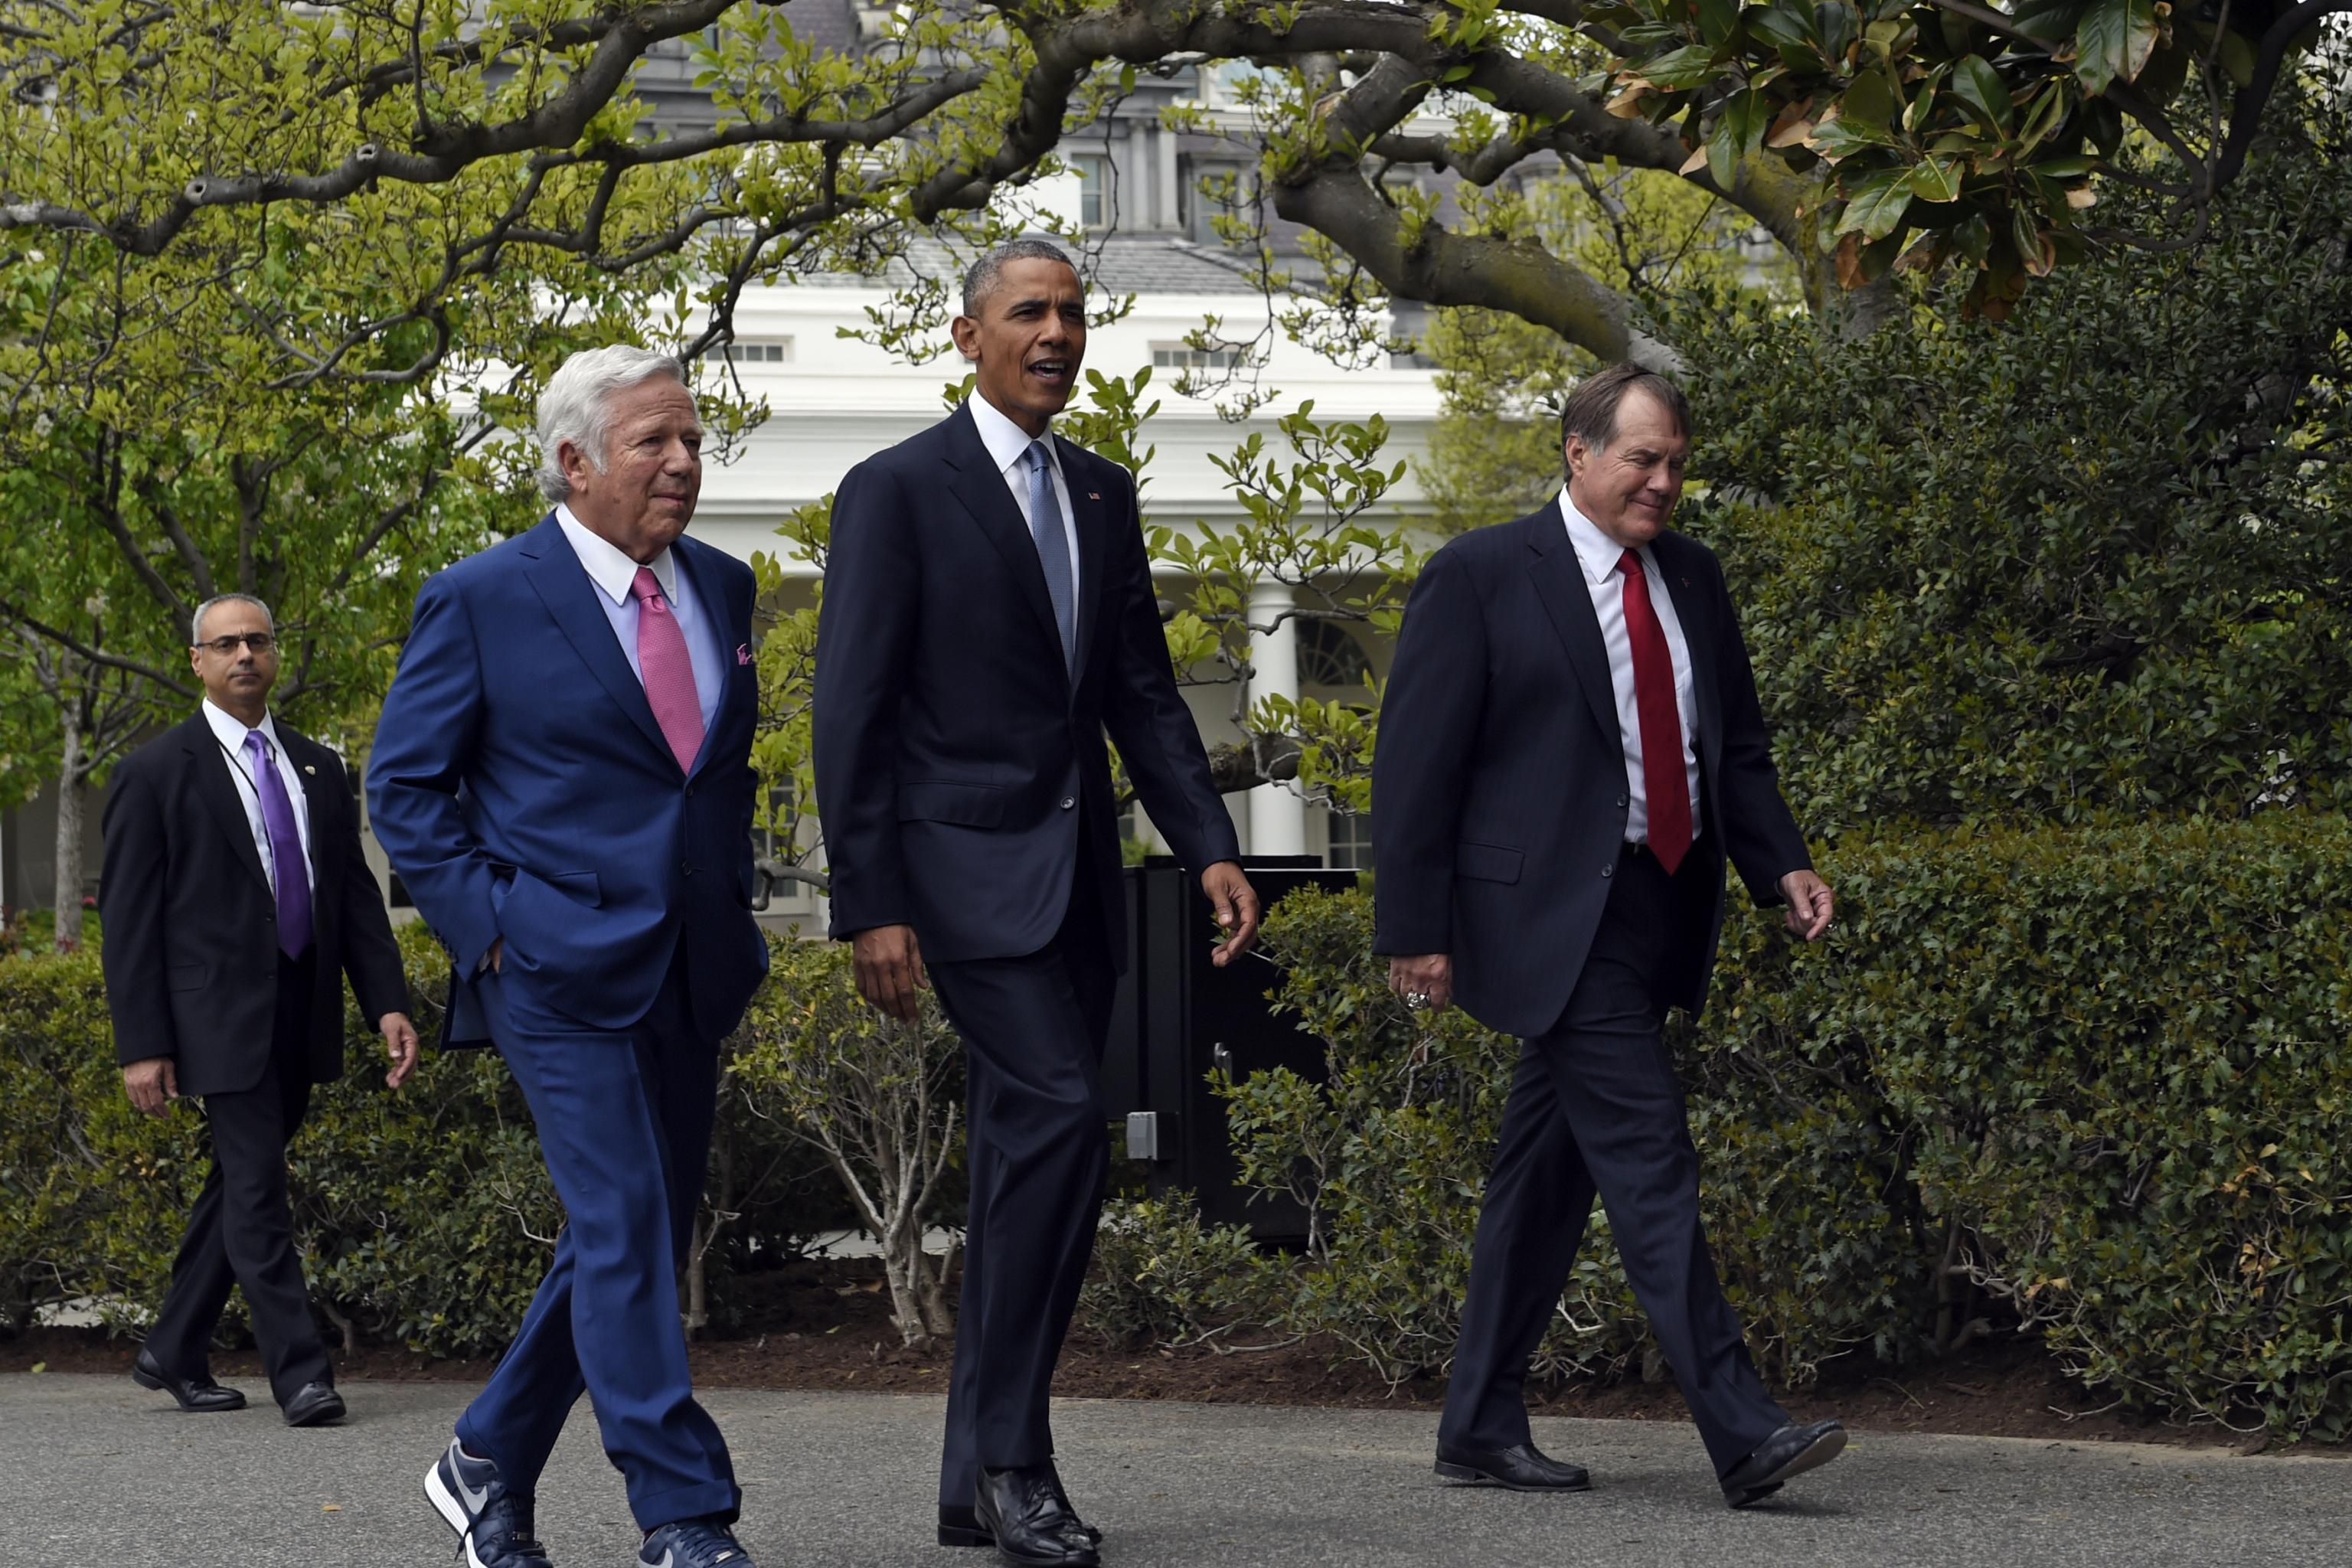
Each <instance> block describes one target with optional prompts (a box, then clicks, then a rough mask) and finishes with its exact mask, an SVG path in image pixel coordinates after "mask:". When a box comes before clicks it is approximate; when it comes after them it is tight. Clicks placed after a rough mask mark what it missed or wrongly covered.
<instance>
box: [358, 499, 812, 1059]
mask: <svg viewBox="0 0 2352 1568" xmlns="http://www.w3.org/2000/svg"><path fill="white" fill-rule="evenodd" d="M671 550H672V552H674V553H675V555H676V556H677V564H678V569H679V570H680V571H682V572H684V573H686V574H687V575H688V578H689V580H690V581H691V582H692V584H693V588H694V594H695V597H696V600H697V602H698V604H699V605H701V606H702V607H703V609H704V611H705V613H706V614H707V616H708V617H709V624H710V625H711V626H712V627H713V628H714V629H715V630H716V632H717V634H718V636H719V639H720V642H719V647H720V655H721V658H720V668H721V669H722V670H723V671H724V675H723V679H725V681H726V683H727V689H726V690H725V692H724V693H723V694H722V695H721V696H720V699H719V710H718V715H717V717H716V718H715V719H714V721H712V723H711V724H710V727H709V731H708V732H707V733H706V734H705V735H704V737H703V743H702V752H701V754H700V755H699V756H698V757H697V758H696V759H695V763H694V766H693V767H692V769H691V770H688V771H681V770H680V768H679V767H678V764H677V757H676V756H675V755H674V754H673V753H672V752H671V751H670V748H669V742H667V741H666V740H664V739H663V737H662V732H661V727H660V726H659V725H658V724H656V722H655V721H654V715H653V709H652V707H651V706H650V705H649V704H648V703H647V702H646V693H645V688H644V686H643V685H642V684H641V683H640V682H639V681H638V679H637V677H636V675H635V673H634V672H633V671H632V670H631V669H630V668H629V663H628V659H627V658H626V656H625V655H624V654H623V653H622V651H621V645H620V643H619V641H618V639H616V638H615V637H614V635H613V628H612V625H611V623H610V622H609V621H607V620H606V618H605V616H604V611H603V610H602V609H601V608H599V607H598V605H597V604H596V600H595V596H594V595H595V593H596V589H595V585H594V584H593V583H592V582H590V581H589V577H588V574H587V572H586V570H585V569H584V568H583V566H582V565H581V564H580V558H579V556H578V555H577V554H576V553H574V552H573V551H572V545H571V543H570V542H569V541H567V540H566V539H565V538H564V537H563V531H562V528H561V527H560V526H559V525H558V524H557V522H556V521H555V516H554V514H553V513H552V512H550V513H549V514H548V516H547V517H546V518H545V519H544V520H542V521H541V523H540V524H539V526H538V527H536V528H534V529H532V530H530V531H529V532H527V533H524V534H520V535H519V536H517V537H516V538H513V539H509V540H508V541H507V542H504V543H502V544H499V545H497V546H495V547H493V548H491V549H489V550H486V551H484V552H482V553H480V554H479V555H475V556H471V557H468V558H467V559H466V560H464V561H461V562H459V563H457V564H456V565H455V566H452V567H450V568H449V569H448V570H447V571H446V572H443V573H440V574H437V575H436V576H435V577H433V578H432V579H431V580H430V581H428V582H427V583H426V584H425V586H424V588H423V589H422V590H421V591H419V593H418V594H417V595H416V616H415V625H414V626H413V627H412V628H411V629H410V632H409V637H408V645H407V647H405V648H404V650H403V651H402V653H401V658H400V673H399V675H398V677H397V678H396V679H394V681H393V685H392V690H391V693H390V694H389V695H388V696H387V697H386V698H385V699H384V704H383V718H382V719H381V720H380V721H378V723H377V725H376V735H375V749H374V752H373V755H372V756H371V757H370V759H369V766H368V805H369V809H370V813H371V816H372V817H373V826H374V827H375V834H376V837H377V838H378V840H380V841H381V842H382V843H383V847H384V852H385V853H386V854H387V855H388V856H390V857H391V859H392V863H393V866H394V868H396V869H397V870H398V871H399V872H400V875H401V879H402V880H403V881H404V883H406V884H407V887H408V890H409V893H410V896H411V897H413V898H414V899H415V900H416V907H417V909H418V910H419V911H421V912H422V913H423V915H424V916H425V920H426V921H429V922H430V923H431V924H432V926H433V929H434V930H435V931H436V932H438V933H439V934H440V936H441V938H442V940H443V941H444V942H447V943H448V945H449V951H450V954H451V957H452V958H453V959H454V961H455V963H456V965H457V974H458V975H459V976H460V977H464V978H467V979H470V977H472V976H473V975H474V973H476V969H477V966H478V964H479V963H480V962H481V959H482V956H483V954H485V953H487V952H488V951H489V949H490V946H491V944H492V943H493V942H498V941H499V940H500V939H503V940H504V941H505V942H506V948H505V952H504V954H503V956H502V957H501V959H500V961H499V962H500V970H499V975H500V980H501V982H502V989H503V991H504V993H505V995H506V999H507V1005H508V1007H509V1011H510V1013H511V1014H512V1015H513V1016H514V1017H515V1019H516V1022H517V1024H518V1025H519V1026H524V1027H528V1028H530V1029H533V1030H535V1031H540V1032H562V1031H565V1030H578V1029H581V1028H582V1027H583V1026H585V1027H586V1028H589V1029H594V1030H605V1029H618V1028H625V1027H626V1026H629V1025H631V1024H634V1023H635V1022H636V1021H637V1020H638V1019H639V1018H641V1017H643V1016H645V1015H646V1010H647V1009H648V1008H650V1007H651V1006H652V1005H653V1001H654V997H655V995H656V993H657V992H658V991H659V989H660V987H661V984H662V981H663V978H664V976H665V975H666V974H667V973H668V969H669V965H670V961H671V956H672V953H673V952H674V950H675V949H676V948H677V944H678V943H680V942H684V943H685V944H686V951H687V963H688V987H689V991H690V993H691V995H692V998H693V1004H694V1012H695V1019H696V1023H697V1025H698V1027H699V1028H700V1029H701V1030H702V1031H703V1032H704V1033H705V1034H706V1035H707V1036H708V1037H711V1038H716V1037H719V1036H720V1035H723V1034H725V1033H727V1032H728V1031H729V1030H730V1029H732V1028H733V1027H734V1026H735V1024H736V1022H737V1020H738V1019H740V1017H741V1016H742V1012H743V1008H744V1005H745V1004H746V1003H748V1002H749V1001H750V1000H751V993H752V991H753V990H754V989H755V988H756V987H757V986H758V984H759V983H760V978H761V975H762V974H763V973H766V970H767V963H768V954H767V945H766V943H765V942H763V941H762V940H761V935H760V931H759V928H758V926H757V925H756V924H755V923H754V921H753V920H752V918H751V808H752V799H753V793H754V790H755V787H756V782H755V778H754V775H753V773H752V771H751V730H752V719H753V716H754V711H755V709H756V707H757V702H756V697H757V692H756V679H755V672H754V667H753V666H752V665H751V663H750V662H749V658H748V655H749V651H750V647H751V600H752V593H753V584H752V577H751V569H750V568H749V567H747V566H745V565H744V564H743V563H740V562H739V561H736V560H734V559H732V558H730V556H728V555H726V554H724V553H723V552H719V551H717V550H713V549H711V548H710V547H709V545H706V544H703V543H701V542H698V541H696V540H693V539H680V540H679V541H678V542H677V543H676V544H675V545H673V546H671ZM739 660H740V662H739ZM462 989H463V988H462V987H461V988H460V990H461V992H462ZM465 1001H466V998H465V997H464V996H463V995H462V994H456V995H453V997H452V1025H453V1029H452V1031H451V1033H452V1036H453V1037H455V1039H457V1040H463V1039H465V1038H466V1037H467V1036H468V1034H469V1031H468V1030H467V1028H466V1027H465V1023H466V1020H465V1019H464V1017H463V1016H462V1009H463V1006H464V1003H465Z"/></svg>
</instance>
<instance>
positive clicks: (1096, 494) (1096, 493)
mask: <svg viewBox="0 0 2352 1568" xmlns="http://www.w3.org/2000/svg"><path fill="white" fill-rule="evenodd" d="M1087 500H1102V491H1100V490H1088V491H1087Z"/></svg>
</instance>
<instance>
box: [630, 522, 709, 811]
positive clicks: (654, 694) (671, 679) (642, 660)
mask: <svg viewBox="0 0 2352 1568" xmlns="http://www.w3.org/2000/svg"><path fill="white" fill-rule="evenodd" d="M629 592H631V593H632V594H635V595H636V596H637V678H638V679H641V680H643V681H644V682H645V683H646V701H647V702H649V703H651V704H652V705H653V710H654V722H655V723H656V724H659V725H660V726H661V732H662V735H663V738H664V739H666V740H667V741H668V742H669V749H670V750H671V751H673V752H677V765H678V766H679V767H681V768H683V769H685V770H686V771H687V772H688V773H692V772H693V771H694V759H695V755H696V753H697V752H700V751H701V750H702V699H701V698H700V697H699V696H698V695H697V694H696V691H695V688H694V660H693V658H691V657H689V656H688V653H687V651H686V633H685V632H683V631H681V630H679V629H678V625H677V616H674V615H672V614H670V608H669V601H667V599H664V598H663V597H662V591H661V584H659V583H657V582H656V581H655V580H654V571H653V568H652V567H650V566H640V567H638V568H637V575H636V578H635V581H634V582H632V583H631V584H629Z"/></svg>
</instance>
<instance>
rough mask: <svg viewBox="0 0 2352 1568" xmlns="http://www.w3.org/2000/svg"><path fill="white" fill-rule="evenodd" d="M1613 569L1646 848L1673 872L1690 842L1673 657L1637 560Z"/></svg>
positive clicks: (1629, 558)
mask: <svg viewBox="0 0 2352 1568" xmlns="http://www.w3.org/2000/svg"><path fill="white" fill-rule="evenodd" d="M1617 569H1618V570H1619V571H1620V572H1622V573H1624V574H1625V640H1626V641H1627V642H1629V643H1631V644H1633V708H1634V711H1635V712H1637V713H1638V714H1640V716H1641V721H1642V790H1643V795H1644V796H1645V798H1646V799H1647V801H1648V804H1649V808H1650V852H1651V853H1652V854H1654V855H1655V856H1656V857H1657V858H1658V864H1659V865H1661V866H1664V868H1666V870H1667V871H1668V872H1669V873H1672V872H1673V871H1675V870H1676V869H1678V868H1680V867H1681V865H1682V863H1683V856H1684V855H1685V853H1686V852H1687V851H1688V850H1689V848H1690V844H1691V803H1690V784H1689V782H1688V781H1687V780H1685V778H1684V777H1683V720H1682V712H1681V710H1679V709H1677V708H1676V707H1675V660H1674V656H1673V655H1672V654H1670V653H1668V652H1667V651H1666V634H1665V629H1664V627H1662V626H1659V625H1658V612H1657V610H1656V609H1655V608H1654V607H1653V606H1652V605H1651V604H1650V584H1649V579H1648V578H1646V577H1644V576H1643V574H1642V558H1641V557H1640V556H1639V555H1636V554H1634V553H1633V552H1632V551H1630V550H1628V551H1627V552H1625V553H1624V556H1623V557H1622V559H1621V560H1619V561H1618V563H1617Z"/></svg>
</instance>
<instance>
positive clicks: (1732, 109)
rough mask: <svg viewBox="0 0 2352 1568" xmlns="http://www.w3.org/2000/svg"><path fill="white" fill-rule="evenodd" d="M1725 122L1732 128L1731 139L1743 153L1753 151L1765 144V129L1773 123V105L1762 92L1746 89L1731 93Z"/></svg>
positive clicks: (1724, 115) (1725, 110)
mask: <svg viewBox="0 0 2352 1568" xmlns="http://www.w3.org/2000/svg"><path fill="white" fill-rule="evenodd" d="M1723 123H1724V124H1726V125H1727V126H1729V127H1730V128H1731V139H1732V142H1733V144H1734V145H1735V146H1737V147H1738V149H1739V151H1740V152H1741V153H1753V152H1754V151H1756V149H1757V148H1759V147H1760V146H1762V145H1763V144H1764V132H1765V129H1766V128H1767V127H1768V126H1769V125H1770V124H1771V123H1772V106H1771V104H1770V103H1769V102H1768V101H1766V100H1765V97H1764V95H1763V94H1762V93H1760V92H1758V91H1756V90H1755V89H1752V88H1751V89H1742V90H1741V91H1738V92H1735V93H1733V94H1732V95H1731V98H1730V100H1729V101H1728V102H1727V103H1725V104H1724V106H1723Z"/></svg>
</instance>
